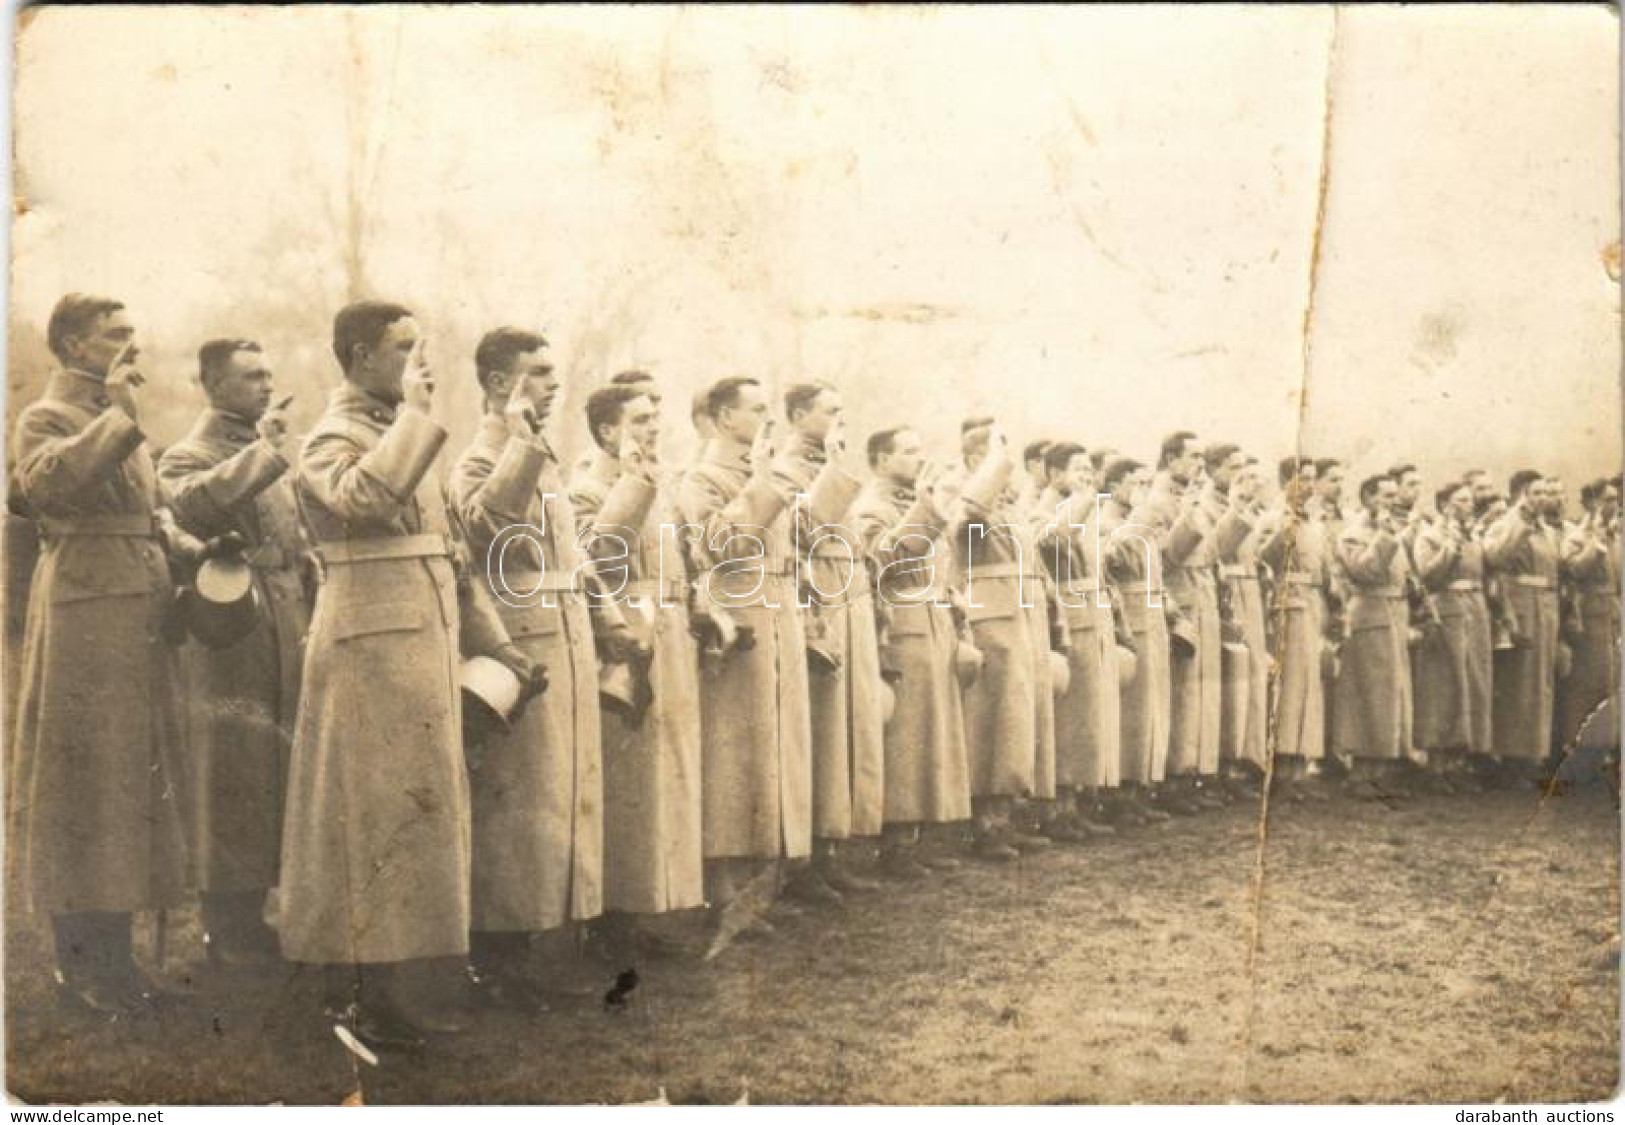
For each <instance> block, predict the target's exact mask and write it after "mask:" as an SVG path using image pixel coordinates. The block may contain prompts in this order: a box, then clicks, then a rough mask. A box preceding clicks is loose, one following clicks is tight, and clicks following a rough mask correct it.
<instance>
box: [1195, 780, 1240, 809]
mask: <svg viewBox="0 0 1625 1125" xmlns="http://www.w3.org/2000/svg"><path fill="white" fill-rule="evenodd" d="M1187 799H1188V800H1189V801H1190V802H1191V803H1192V804H1194V805H1195V806H1196V807H1197V808H1199V809H1208V810H1213V809H1222V808H1224V807H1225V806H1227V805H1228V804H1229V803H1230V801H1229V798H1228V797H1227V796H1226V795H1225V793H1224V791H1223V789H1222V788H1221V787H1220V786H1219V785H1218V778H1216V777H1214V776H1212V775H1207V776H1198V777H1195V778H1193V779H1192V780H1191V787H1190V794H1189V796H1188V798H1187Z"/></svg>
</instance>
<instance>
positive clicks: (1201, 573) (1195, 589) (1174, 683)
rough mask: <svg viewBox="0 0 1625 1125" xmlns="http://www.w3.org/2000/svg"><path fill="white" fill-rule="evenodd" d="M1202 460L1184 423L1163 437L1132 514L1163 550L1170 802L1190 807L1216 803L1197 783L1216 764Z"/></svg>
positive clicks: (1215, 635)
mask: <svg viewBox="0 0 1625 1125" xmlns="http://www.w3.org/2000/svg"><path fill="white" fill-rule="evenodd" d="M1203 464H1204V461H1203V456H1202V452H1201V450H1200V448H1199V447H1198V446H1197V442H1196V435H1195V434H1193V433H1191V432H1190V431H1188V430H1181V431H1178V432H1176V433H1173V434H1170V435H1169V436H1168V437H1167V438H1165V439H1164V440H1163V443H1162V450H1161V453H1160V454H1159V458H1158V471H1157V475H1156V477H1155V478H1154V479H1153V480H1152V483H1151V488H1150V490H1149V491H1148V492H1147V494H1146V499H1145V503H1144V505H1143V510H1142V512H1141V514H1140V515H1139V516H1138V517H1137V519H1138V522H1141V523H1144V524H1146V525H1148V526H1149V527H1150V528H1151V529H1152V530H1153V532H1154V533H1155V534H1156V536H1157V541H1158V546H1159V547H1160V548H1161V550H1162V563H1163V574H1164V581H1165V582H1166V585H1167V605H1166V609H1167V610H1168V612H1169V613H1170V615H1171V617H1170V626H1169V631H1170V637H1171V638H1172V640H1173V641H1174V642H1175V643H1174V647H1173V648H1172V649H1171V655H1170V660H1169V677H1170V685H1171V697H1172V707H1171V712H1170V721H1169V731H1168V778H1169V780H1170V782H1172V783H1173V785H1172V788H1174V790H1175V795H1174V801H1173V803H1174V804H1177V805H1186V806H1190V807H1192V808H1211V807H1215V806H1217V805H1218V804H1219V803H1220V798H1218V797H1217V796H1215V795H1212V794H1210V793H1208V792H1204V791H1203V784H1202V781H1203V779H1204V778H1206V777H1211V776H1213V775H1215V774H1217V773H1218V768H1219V727H1220V686H1221V685H1220V669H1221V654H1222V638H1221V635H1220V629H1219V601H1218V591H1217V587H1216V585H1215V579H1214V572H1213V567H1214V553H1213V524H1214V520H1215V518H1216V515H1217V513H1216V512H1215V511H1214V507H1215V503H1216V502H1215V501H1214V500H1213V499H1212V498H1211V497H1208V498H1207V499H1204V498H1203V495H1204V494H1203V491H1202V490H1203V487H1204V486H1203V484H1202V480H1201V472H1202V469H1203ZM1220 510H1222V505H1221V506H1220Z"/></svg>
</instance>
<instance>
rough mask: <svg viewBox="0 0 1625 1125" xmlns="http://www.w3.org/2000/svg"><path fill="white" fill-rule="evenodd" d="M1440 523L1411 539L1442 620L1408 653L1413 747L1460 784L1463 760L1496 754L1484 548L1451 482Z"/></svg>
mask: <svg viewBox="0 0 1625 1125" xmlns="http://www.w3.org/2000/svg"><path fill="white" fill-rule="evenodd" d="M1435 502H1436V504H1437V508H1438V517H1437V518H1436V519H1434V520H1432V521H1431V522H1430V523H1428V524H1427V525H1426V526H1424V527H1422V528H1421V529H1420V530H1419V531H1418V532H1417V535H1416V540H1415V544H1414V548H1413V550H1414V555H1415V559H1416V566H1417V574H1418V577H1419V578H1420V579H1421V581H1422V582H1423V583H1425V584H1426V586H1427V588H1428V590H1429V591H1430V593H1431V596H1432V598H1433V602H1434V605H1435V606H1436V608H1437V611H1438V614H1439V623H1440V628H1439V632H1438V635H1437V636H1435V637H1434V638H1432V639H1431V640H1430V641H1429V642H1428V643H1426V644H1421V645H1418V646H1417V647H1416V649H1415V650H1414V651H1413V653H1412V654H1411V660H1412V663H1413V666H1414V671H1415V681H1416V691H1415V693H1414V694H1415V700H1416V719H1415V725H1416V745H1417V746H1418V747H1419V748H1420V749H1422V750H1425V751H1426V752H1427V754H1428V765H1429V766H1430V767H1431V768H1433V769H1434V770H1435V771H1436V772H1438V773H1439V774H1441V775H1442V776H1449V777H1455V778H1456V779H1457V780H1458V781H1465V774H1466V772H1467V767H1468V760H1467V756H1468V755H1486V754H1489V753H1490V752H1491V750H1492V749H1493V746H1494V743H1493V741H1492V735H1491V726H1490V724H1491V714H1492V711H1491V706H1492V693H1491V664H1492V662H1491V651H1490V613H1489V603H1488V601H1486V599H1485V595H1484V546H1483V544H1482V543H1480V542H1479V541H1478V538H1477V537H1476V536H1475V535H1474V534H1473V530H1472V527H1473V493H1472V489H1471V487H1469V486H1468V485H1467V484H1466V483H1465V482H1462V481H1453V482H1451V483H1449V484H1446V485H1445V486H1444V487H1443V488H1441V489H1439V490H1438V492H1437V493H1436V494H1435Z"/></svg>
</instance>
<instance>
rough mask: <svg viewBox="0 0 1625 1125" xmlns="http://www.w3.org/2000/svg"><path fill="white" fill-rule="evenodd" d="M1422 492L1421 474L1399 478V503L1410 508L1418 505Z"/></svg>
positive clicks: (1409, 474) (1407, 474)
mask: <svg viewBox="0 0 1625 1125" xmlns="http://www.w3.org/2000/svg"><path fill="white" fill-rule="evenodd" d="M1421 492H1422V476H1421V474H1420V473H1406V474H1405V475H1404V476H1402V477H1400V478H1399V485H1398V493H1399V502H1400V503H1401V504H1402V505H1404V506H1406V507H1410V506H1411V505H1413V504H1415V503H1416V498H1417V496H1419V495H1420V494H1421Z"/></svg>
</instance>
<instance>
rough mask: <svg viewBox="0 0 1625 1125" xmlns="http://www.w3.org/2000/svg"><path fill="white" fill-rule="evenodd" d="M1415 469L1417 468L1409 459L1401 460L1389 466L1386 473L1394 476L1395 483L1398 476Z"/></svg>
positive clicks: (1397, 481)
mask: <svg viewBox="0 0 1625 1125" xmlns="http://www.w3.org/2000/svg"><path fill="white" fill-rule="evenodd" d="M1416 471H1417V469H1416V466H1415V465H1413V464H1411V463H1410V462H1409V461H1401V462H1399V464H1397V465H1391V466H1389V468H1388V475H1389V476H1391V477H1393V478H1394V483H1395V484H1398V483H1399V478H1400V477H1402V476H1404V475H1405V474H1406V473H1414V472H1416Z"/></svg>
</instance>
